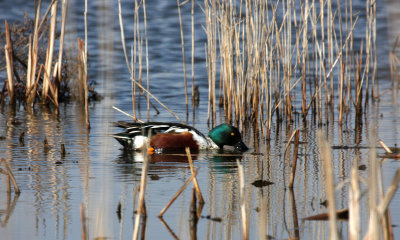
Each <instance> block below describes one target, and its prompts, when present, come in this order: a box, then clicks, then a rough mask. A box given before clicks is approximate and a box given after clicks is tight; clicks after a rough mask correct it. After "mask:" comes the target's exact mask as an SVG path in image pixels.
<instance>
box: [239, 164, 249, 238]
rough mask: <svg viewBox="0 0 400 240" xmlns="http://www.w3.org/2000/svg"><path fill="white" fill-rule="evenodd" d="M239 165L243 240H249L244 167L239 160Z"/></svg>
mask: <svg viewBox="0 0 400 240" xmlns="http://www.w3.org/2000/svg"><path fill="white" fill-rule="evenodd" d="M236 163H237V165H238V174H239V185H240V198H241V203H240V206H241V212H242V229H243V239H244V240H247V239H249V232H248V231H247V229H248V228H247V215H246V197H245V194H244V172H243V166H242V164H240V162H239V160H236Z"/></svg>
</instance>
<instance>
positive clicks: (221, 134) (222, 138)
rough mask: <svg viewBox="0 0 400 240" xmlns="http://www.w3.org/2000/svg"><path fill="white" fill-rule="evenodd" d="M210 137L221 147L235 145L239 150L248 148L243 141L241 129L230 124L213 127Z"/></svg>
mask: <svg viewBox="0 0 400 240" xmlns="http://www.w3.org/2000/svg"><path fill="white" fill-rule="evenodd" d="M209 137H210V138H211V140H213V142H215V144H217V145H218V147H219V148H221V149H222V148H223V147H224V145H228V146H234V147H235V148H236V149H237V150H239V151H242V152H244V151H246V150H248V148H247V146H246V145H245V144H244V143H243V141H242V136H241V134H240V132H239V130H238V129H237V128H235V127H233V126H231V125H229V124H226V123H225V124H221V125H218V126H216V127H215V128H213V129H212V130H211V131H210V133H209Z"/></svg>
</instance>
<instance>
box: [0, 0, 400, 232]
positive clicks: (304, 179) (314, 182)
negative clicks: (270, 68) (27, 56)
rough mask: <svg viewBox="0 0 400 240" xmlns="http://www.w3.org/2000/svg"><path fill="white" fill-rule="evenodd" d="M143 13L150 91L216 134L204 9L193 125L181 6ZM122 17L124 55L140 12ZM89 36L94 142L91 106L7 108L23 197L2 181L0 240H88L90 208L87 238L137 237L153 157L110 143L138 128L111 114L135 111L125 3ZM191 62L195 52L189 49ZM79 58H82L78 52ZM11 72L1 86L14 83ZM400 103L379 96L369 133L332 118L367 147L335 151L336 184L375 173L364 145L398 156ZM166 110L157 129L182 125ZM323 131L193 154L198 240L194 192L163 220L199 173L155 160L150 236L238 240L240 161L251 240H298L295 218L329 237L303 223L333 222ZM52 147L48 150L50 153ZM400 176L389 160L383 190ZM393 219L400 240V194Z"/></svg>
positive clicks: (11, 154)
mask: <svg viewBox="0 0 400 240" xmlns="http://www.w3.org/2000/svg"><path fill="white" fill-rule="evenodd" d="M33 2H34V1H22V0H15V1H2V2H0V12H1V14H0V20H5V19H7V20H8V21H9V22H12V21H14V20H17V19H18V20H21V19H23V14H24V12H23V11H24V10H25V11H26V12H27V13H28V14H29V16H31V17H32V16H33ZM353 2H355V6H356V7H355V8H359V9H363V8H364V7H365V3H364V2H363V1H353ZM46 4H48V3H46ZM146 4H147V17H148V23H147V24H148V38H149V42H148V43H149V66H150V69H149V76H150V90H151V92H152V93H153V94H154V95H155V96H157V97H158V98H159V99H160V100H161V101H162V102H163V103H164V104H166V105H167V106H168V107H169V108H170V109H171V110H172V111H173V112H175V113H176V114H177V115H178V116H180V118H182V119H183V120H184V121H187V122H188V124H191V125H195V127H196V128H198V129H199V130H200V131H202V132H203V133H207V132H208V130H209V127H208V125H207V95H208V82H207V74H206V60H205V56H204V43H205V41H206V36H205V34H204V30H203V28H202V26H203V25H204V21H205V17H204V14H203V13H202V10H201V8H200V7H199V6H196V12H195V19H196V24H195V28H196V42H195V45H196V65H195V83H196V85H198V86H199V91H200V104H199V106H198V107H197V108H196V109H195V111H194V113H193V111H192V107H190V108H189V111H188V112H189V113H188V114H187V113H186V106H185V101H184V84H183V71H182V60H181V59H182V52H181V45H180V32H179V18H178V11H177V8H176V2H175V1H148V2H147V3H146ZM201 4H202V2H199V5H201ZM377 4H378V13H377V31H378V35H379V37H378V38H379V39H378V45H379V47H378V61H379V72H378V78H379V81H380V90H381V91H382V92H383V91H384V90H386V89H389V88H391V82H390V79H389V74H388V72H387V70H388V69H389V65H388V59H389V54H388V51H389V50H390V48H391V47H390V44H392V43H393V42H394V39H395V37H396V36H397V35H398V31H399V30H398V27H397V26H398V24H397V25H396V22H398V21H399V19H400V18H399V17H398V15H399V9H400V8H398V7H397V5H398V3H397V2H395V3H391V2H390V1H387V2H379V3H377ZM188 5H189V4H188ZM122 6H123V15H124V21H125V35H126V37H127V45H128V46H130V44H132V41H133V17H134V16H133V7H134V3H133V1H123V3H122ZM83 10H84V3H83V1H73V0H71V1H70V7H69V17H68V18H69V20H68V23H67V30H66V39H67V40H66V42H67V45H68V46H69V47H74V46H75V45H76V39H77V37H82V38H83V37H84V35H83V26H84V25H83ZM183 20H184V31H185V33H186V39H185V40H186V41H187V42H190V27H191V26H190V8H189V7H187V6H185V7H184V8H183ZM362 21H364V20H362ZM1 22H3V21H1ZM88 25H89V32H88V38H89V40H88V47H89V60H88V62H89V78H90V79H91V80H95V81H96V83H97V84H96V85H95V89H96V91H98V92H99V93H100V94H101V95H103V96H104V99H103V100H102V101H99V102H92V103H91V105H90V108H89V111H90V122H91V129H90V131H88V130H87V129H86V125H85V116H84V112H83V111H82V107H81V106H80V105H79V104H76V103H68V104H62V105H61V106H60V110H59V115H56V114H55V113H53V112H52V111H49V110H48V109H46V108H45V107H43V106H40V105H37V106H36V107H35V111H34V112H33V113H28V112H27V111H25V110H24V107H23V106H20V107H17V110H16V111H13V110H11V109H10V108H9V107H8V106H7V105H5V106H2V107H1V109H0V110H1V111H0V136H1V139H0V157H2V158H5V159H7V161H8V162H9V164H10V166H11V168H12V170H13V172H14V174H15V178H16V181H17V183H18V185H19V187H20V189H21V194H20V195H19V196H18V195H17V196H16V195H14V194H11V195H9V194H7V189H6V187H5V186H6V184H5V183H6V178H5V176H4V175H0V236H1V237H0V238H1V239H80V238H81V226H82V221H81V215H80V211H81V210H80V209H81V206H82V207H83V209H84V213H85V215H86V216H87V221H86V224H87V228H88V235H89V239H95V238H97V237H105V238H107V239H131V238H132V234H133V225H134V221H135V220H134V219H135V218H134V217H135V210H136V207H137V202H136V200H135V199H136V197H137V192H136V191H137V188H138V186H139V182H140V176H141V170H142V163H141V162H138V160H140V159H142V158H143V157H144V156H142V155H141V154H140V153H126V152H123V151H121V149H120V145H119V144H118V142H117V141H115V140H114V139H113V138H112V137H110V135H111V134H113V133H115V132H118V131H119V129H117V128H115V127H113V126H112V124H111V123H112V122H113V121H116V120H129V118H128V117H127V116H125V115H123V114H121V113H119V112H117V111H115V110H114V109H112V106H117V107H118V108H120V109H122V110H124V111H126V112H132V103H131V83H130V79H129V72H128V70H127V67H126V63H125V58H124V55H123V51H122V47H121V40H120V28H119V23H118V5H117V1H104V0H103V1H89V6H88ZM356 37H357V35H356ZM359 37H360V36H359ZM187 51H188V52H189V51H190V47H189V45H188V47H187ZM71 52H72V53H74V52H73V50H71ZM72 53H71V54H72ZM187 59H189V55H188V57H187ZM188 70H189V67H188ZM3 72H4V71H3ZM3 72H2V73H1V74H2V75H1V80H0V81H1V82H3V81H4V78H5V76H4V75H3V74H4V73H3ZM188 79H189V78H188ZM1 86H2V84H1ZM190 88H191V86H190ZM141 101H142V103H143V104H142V108H141V111H140V113H139V114H140V115H139V118H141V119H143V120H146V119H147V112H146V106H145V99H144V98H142V99H141ZM399 103H400V102H399V100H398V97H397V92H396V91H394V92H392V91H390V92H388V93H386V94H384V95H382V97H381V98H380V100H379V101H375V102H373V103H371V104H370V105H369V107H368V110H367V111H366V114H364V115H363V124H362V125H361V126H355V124H354V122H355V120H354V119H353V116H352V115H349V119H348V120H347V123H346V124H344V125H343V127H342V128H339V127H338V124H336V121H337V119H336V118H334V116H333V115H335V114H333V115H332V116H331V117H328V119H327V121H329V124H326V125H324V126H322V128H323V129H324V131H325V132H326V134H327V138H328V140H329V142H330V144H331V145H332V146H339V145H345V146H355V145H356V144H359V145H360V146H363V147H366V148H360V149H359V148H356V149H355V148H349V149H334V150H333V161H334V162H333V164H334V174H335V178H336V179H335V180H336V182H337V183H340V182H341V181H343V180H346V179H348V178H349V176H350V170H351V166H352V162H353V159H359V165H365V166H366V167H367V170H365V171H360V174H361V175H362V176H364V177H366V178H367V177H368V157H369V155H370V151H371V150H370V149H369V148H367V146H370V143H371V142H373V143H374V144H375V140H376V139H382V140H384V141H385V143H386V144H387V145H389V146H395V145H396V144H398V143H399V138H400V134H399V133H400V123H399V122H398V119H399V116H400V114H399ZM300 107H301V106H300V104H299V106H296V108H299V109H300ZM157 108H158V109H159V110H160V112H161V113H160V114H156V113H155V111H151V112H150V120H152V121H170V122H176V119H175V118H174V117H172V116H171V115H170V114H169V113H168V112H167V111H165V110H164V109H163V108H162V107H161V106H159V105H157ZM334 111H335V110H334ZM221 115H222V114H221ZM222 119H223V118H222V117H221V118H219V119H218V123H220V122H223V120H222ZM296 128H300V130H301V137H300V140H301V141H302V142H303V143H302V144H301V145H300V149H299V162H298V166H297V175H296V182H295V187H294V190H293V191H290V190H289V189H288V188H287V183H288V181H289V179H288V178H289V174H288V173H289V171H290V167H289V164H288V162H287V161H285V157H284V148H285V145H286V143H287V140H288V138H289V136H290V134H291V133H292V131H293V130H294V129H296ZM316 129H317V127H316V126H315V124H313V122H312V121H308V122H307V123H303V122H302V121H299V122H295V123H294V124H293V126H291V127H290V128H289V127H288V128H287V127H286V126H281V125H277V124H276V123H275V124H273V128H272V137H271V140H270V141H266V140H265V138H264V137H263V134H262V133H258V132H256V131H253V130H252V129H251V128H250V129H246V130H245V132H244V141H245V142H246V143H247V145H248V146H249V147H250V148H251V150H250V151H249V152H247V153H245V154H243V155H237V154H232V153H231V152H229V150H227V151H226V152H224V154H221V153H220V152H217V153H216V152H200V153H199V154H196V155H194V156H193V158H194V166H195V168H196V169H199V173H198V182H199V184H200V189H201V191H202V193H203V196H204V198H205V206H204V208H203V210H202V212H201V217H200V219H199V221H198V224H197V229H194V228H190V222H189V219H190V218H189V216H190V214H189V207H190V200H191V190H190V188H188V189H186V190H185V191H184V192H183V194H182V195H181V196H180V197H179V198H178V199H177V200H176V202H175V203H174V204H173V205H172V206H171V208H170V209H169V210H168V211H167V212H166V213H165V215H164V218H163V220H160V219H159V218H158V217H157V215H158V213H159V212H160V211H161V209H162V208H163V207H164V206H165V205H166V204H167V203H168V202H169V200H170V199H171V198H172V197H173V196H174V194H175V193H176V192H177V191H178V189H179V188H180V187H181V186H182V185H183V183H184V182H185V181H186V180H187V179H188V178H189V177H190V168H189V165H188V163H187V160H186V157H184V156H176V155H169V156H153V157H152V159H151V160H152V162H151V164H150V169H149V178H148V185H147V189H146V209H147V219H146V226H145V229H144V231H145V237H146V238H147V239H173V238H174V237H176V238H179V239H190V236H192V235H191V234H193V231H194V232H196V233H197V237H198V238H199V239H241V238H242V237H241V236H242V235H241V234H242V232H241V217H240V216H241V213H240V201H239V182H238V172H237V163H236V160H237V159H238V160H240V161H241V163H242V164H243V166H244V173H245V180H246V183H245V197H246V202H247V204H248V205H247V216H248V221H249V226H250V230H249V231H250V239H268V236H269V237H271V238H273V239H287V238H291V237H294V236H295V223H294V221H293V219H294V214H295V213H296V214H297V217H298V218H299V221H298V224H299V228H298V230H299V234H300V238H302V239H310V238H314V239H321V238H328V224H327V222H323V221H318V222H311V221H302V220H301V219H302V218H304V217H307V216H310V215H315V214H318V213H322V212H327V209H326V208H325V207H324V206H322V205H321V204H320V203H321V202H322V201H324V200H325V199H326V193H325V182H324V178H323V176H324V175H323V169H322V166H321V165H322V162H321V160H320V157H319V150H318V146H317V143H316ZM372 130H373V131H374V132H375V134H376V137H374V136H373V132H372ZM22 132H24V133H25V136H24V141H23V142H21V141H20V140H19V137H20V134H21V133H22ZM45 138H46V139H47V141H48V144H49V147H48V148H45V147H44V145H43V141H44V139H45ZM61 144H64V145H65V148H66V151H67V153H66V155H62V154H61V150H60V149H61ZM377 152H378V155H379V154H383V153H384V152H383V149H380V148H378V149H377ZM227 155H230V156H227ZM288 156H289V157H290V156H291V155H290V154H289V155H288ZM379 159H380V160H382V158H379ZM398 166H399V164H398V161H397V160H394V159H386V160H384V161H383V165H382V177H383V182H384V186H385V190H386V189H387V187H388V186H389V184H390V182H391V180H392V178H393V175H394V172H395V171H396V169H397V168H398ZM260 179H264V180H268V181H271V182H273V183H274V184H272V185H270V186H265V187H262V188H257V187H254V186H253V185H252V184H251V183H252V182H254V181H255V180H260ZM189 186H190V185H189ZM362 189H365V185H362ZM348 190H349V188H348V185H344V187H342V188H340V189H338V190H337V192H336V200H337V208H347V207H348ZM367 204H368V201H367V198H366V197H364V198H363V200H362V208H363V209H366V205H367ZM118 205H120V206H121V208H120V216H119V214H118V213H117V209H118ZM390 210H391V213H392V223H393V224H394V225H393V226H394V228H393V230H394V234H395V236H397V237H398V236H400V228H399V227H398V226H399V223H400V216H399V215H398V214H397V213H398V212H400V193H399V192H397V193H396V194H395V196H394V199H393V201H392V203H391V205H390ZM367 216H368V215H367V213H366V212H362V229H363V230H365V229H366V228H367V224H368V221H367V219H368V217H367ZM347 226H348V225H347V222H345V221H342V222H339V230H340V236H341V237H342V238H348V235H347Z"/></svg>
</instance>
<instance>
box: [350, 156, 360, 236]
mask: <svg viewBox="0 0 400 240" xmlns="http://www.w3.org/2000/svg"><path fill="white" fill-rule="evenodd" d="M360 197H361V193H360V182H359V176H358V159H354V160H353V167H352V169H351V178H350V190H349V235H350V239H352V240H358V239H360Z"/></svg>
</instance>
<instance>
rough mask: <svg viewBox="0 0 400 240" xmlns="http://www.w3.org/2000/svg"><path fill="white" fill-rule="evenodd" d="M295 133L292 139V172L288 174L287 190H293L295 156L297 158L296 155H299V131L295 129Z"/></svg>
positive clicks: (295, 165)
mask: <svg viewBox="0 0 400 240" xmlns="http://www.w3.org/2000/svg"><path fill="white" fill-rule="evenodd" d="M295 132H296V135H295V138H294V150H293V161H292V172H291V174H290V181H289V188H293V184H294V178H295V175H296V167H297V156H298V153H299V139H300V130H299V129H297V130H296V131H295Z"/></svg>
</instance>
